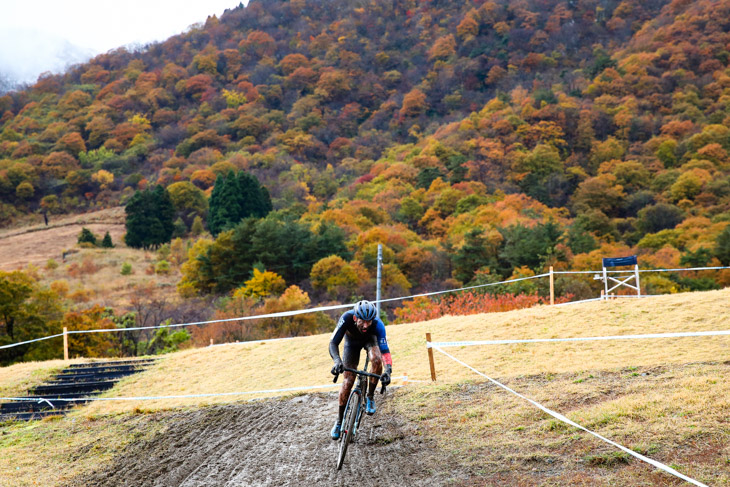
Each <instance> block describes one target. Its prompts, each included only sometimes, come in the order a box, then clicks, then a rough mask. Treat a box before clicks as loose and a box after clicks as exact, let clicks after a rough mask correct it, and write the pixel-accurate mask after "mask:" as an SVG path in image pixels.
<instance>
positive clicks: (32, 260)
mask: <svg viewBox="0 0 730 487" xmlns="http://www.w3.org/2000/svg"><path fill="white" fill-rule="evenodd" d="M39 218H40V217H39ZM41 220H42V219H41ZM82 227H86V228H88V229H89V230H91V231H92V232H94V234H95V235H97V236H98V237H99V238H101V237H103V236H104V233H105V232H109V235H110V236H111V237H112V241H113V242H115V243H121V242H122V236H123V235H124V208H122V207H118V208H112V209H108V210H100V211H95V212H92V213H83V214H80V215H70V216H63V217H54V216H51V218H50V221H49V224H48V226H46V225H44V224H43V222H42V221H41V222H39V223H36V224H31V225H27V226H23V227H16V228H6V229H2V230H0V270H5V271H10V270H16V269H22V268H24V267H26V266H27V265H28V264H33V265H35V266H37V267H43V266H44V265H45V264H46V262H47V261H48V259H49V258H53V259H55V260H57V261H58V262H61V261H62V260H63V259H62V254H63V252H64V251H68V250H71V249H73V248H74V247H75V246H76V240H77V239H78V236H79V233H81V228H82Z"/></svg>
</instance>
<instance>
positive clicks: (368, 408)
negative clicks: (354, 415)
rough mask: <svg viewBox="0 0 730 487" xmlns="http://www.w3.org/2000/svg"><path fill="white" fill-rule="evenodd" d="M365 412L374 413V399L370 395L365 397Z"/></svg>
mask: <svg viewBox="0 0 730 487" xmlns="http://www.w3.org/2000/svg"><path fill="white" fill-rule="evenodd" d="M365 399H366V402H365V412H366V413H368V414H375V399H374V398H372V397H366V398H365Z"/></svg>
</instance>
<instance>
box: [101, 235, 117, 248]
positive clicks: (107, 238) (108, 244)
mask: <svg viewBox="0 0 730 487" xmlns="http://www.w3.org/2000/svg"><path fill="white" fill-rule="evenodd" d="M101 246H102V247H103V248H105V249H111V248H112V247H114V244H113V243H112V236H111V235H109V232H106V233H105V234H104V238H103V239H102V241H101Z"/></svg>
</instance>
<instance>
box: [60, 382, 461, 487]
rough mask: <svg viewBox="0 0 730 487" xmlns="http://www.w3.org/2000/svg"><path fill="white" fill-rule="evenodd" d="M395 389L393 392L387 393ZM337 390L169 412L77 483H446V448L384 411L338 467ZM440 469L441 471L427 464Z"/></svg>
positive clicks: (198, 486) (194, 486) (189, 486)
mask: <svg viewBox="0 0 730 487" xmlns="http://www.w3.org/2000/svg"><path fill="white" fill-rule="evenodd" d="M393 392H395V393H397V392H396V391H391V392H389V394H392V393H393ZM335 401H336V396H335V395H334V394H326V395H325V394H316V395H306V396H299V397H295V398H289V399H284V400H274V401H261V402H254V403H248V404H235V405H227V406H215V407H208V408H204V409H200V410H196V411H190V412H180V413H175V414H173V415H171V416H168V417H167V418H166V424H167V425H168V427H167V428H166V429H165V430H164V432H163V433H161V434H159V435H157V436H155V437H153V438H152V439H150V440H148V441H146V442H139V443H137V444H135V445H134V446H133V447H132V448H129V449H127V451H126V452H125V453H124V455H123V456H119V457H117V458H115V459H113V461H112V462H111V464H110V465H108V466H106V467H105V468H103V469H101V470H99V471H97V472H95V473H94V474H92V475H90V476H87V477H84V478H79V479H77V480H76V482H75V483H73V484H72V485H75V486H89V485H94V486H155V487H157V486H165V487H168V486H169V487H172V486H175V487H177V486H181V487H182V486H184V487H202V486H211V487H212V486H229V487H232V486H249V485H256V486H282V485H292V486H294V485H333V486H344V485H348V486H352V485H362V486H374V485H401V486H420V485H429V486H431V485H444V484H446V483H447V482H448V480H449V479H448V478H447V477H450V476H451V475H450V474H448V473H447V472H448V470H447V467H446V465H445V462H444V456H443V453H439V452H438V451H437V450H436V449H435V448H434V447H433V445H429V444H428V442H427V441H425V440H424V439H422V438H421V437H420V436H419V435H418V431H417V427H416V426H413V425H411V424H408V423H406V422H404V421H402V420H400V419H399V418H398V417H394V416H393V415H392V414H389V413H388V411H387V409H388V408H387V399H385V400H383V399H380V400H379V403H380V405H379V408H380V411H379V412H378V413H377V414H376V415H375V416H373V417H372V418H367V420H366V423H365V427H364V430H361V432H360V435H359V438H358V439H357V441H356V443H355V444H353V445H351V446H350V449H349V450H348V454H347V458H346V459H345V464H344V465H343V467H342V470H341V471H340V472H337V471H336V470H335V456H336V448H337V443H336V442H334V441H332V440H331V439H330V438H329V430H330V428H331V426H332V422H333V419H334V414H336V413H335V411H336V402H335ZM434 467H436V468H438V469H439V470H440V472H434V471H432V470H431V469H433V468H434Z"/></svg>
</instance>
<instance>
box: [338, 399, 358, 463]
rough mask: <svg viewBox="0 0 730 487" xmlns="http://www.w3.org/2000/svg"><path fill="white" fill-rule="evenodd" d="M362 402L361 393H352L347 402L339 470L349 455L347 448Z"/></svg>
mask: <svg viewBox="0 0 730 487" xmlns="http://www.w3.org/2000/svg"><path fill="white" fill-rule="evenodd" d="M361 401H362V395H361V394H360V391H352V394H351V395H350V400H349V401H347V410H345V416H344V418H343V420H342V426H343V427H344V428H345V430H344V434H343V435H341V436H340V452H339V454H338V456H337V470H340V469H341V468H342V464H343V463H344V461H345V455H346V454H347V447H348V445H349V444H350V442H351V441H352V430H353V429H354V428H355V421H356V420H357V412H358V411H359V410H360V403H361Z"/></svg>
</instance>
